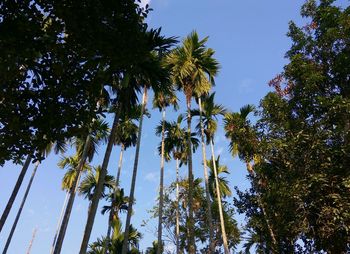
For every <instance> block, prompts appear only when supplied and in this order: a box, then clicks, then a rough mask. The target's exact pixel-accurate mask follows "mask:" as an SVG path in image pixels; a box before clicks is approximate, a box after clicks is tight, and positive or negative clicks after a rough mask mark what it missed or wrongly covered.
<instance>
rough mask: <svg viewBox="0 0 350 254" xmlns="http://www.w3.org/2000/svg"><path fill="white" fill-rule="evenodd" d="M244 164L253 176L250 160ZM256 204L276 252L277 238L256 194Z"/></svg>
mask: <svg viewBox="0 0 350 254" xmlns="http://www.w3.org/2000/svg"><path fill="white" fill-rule="evenodd" d="M246 165H247V170H248V172H249V174H250V175H252V176H253V177H254V176H255V172H254V170H253V167H252V165H251V164H250V162H246ZM258 204H259V206H260V208H261V211H262V213H263V215H264V219H265V222H266V226H267V229H268V230H269V233H270V237H271V240H272V244H273V247H272V251H273V252H274V253H277V247H278V244H277V240H276V237H275V233H274V232H273V229H272V226H271V223H270V220H269V218H268V216H267V213H266V209H265V206H264V204H263V203H262V201H261V197H260V195H259V194H258Z"/></svg>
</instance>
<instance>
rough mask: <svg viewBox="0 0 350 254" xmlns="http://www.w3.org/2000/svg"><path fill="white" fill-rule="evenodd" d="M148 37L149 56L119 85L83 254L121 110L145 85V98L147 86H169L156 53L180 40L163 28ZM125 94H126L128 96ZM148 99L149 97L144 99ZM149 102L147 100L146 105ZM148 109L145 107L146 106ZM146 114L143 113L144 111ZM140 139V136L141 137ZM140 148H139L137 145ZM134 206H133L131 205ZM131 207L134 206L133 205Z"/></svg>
mask: <svg viewBox="0 0 350 254" xmlns="http://www.w3.org/2000/svg"><path fill="white" fill-rule="evenodd" d="M145 36H146V38H145V39H146V42H147V44H146V45H145V48H146V51H145V52H146V53H145V56H144V57H143V58H142V62H140V63H139V64H135V65H131V66H129V67H128V68H127V70H126V72H125V75H124V78H123V80H122V82H121V84H120V86H119V87H118V89H119V91H120V92H121V93H118V94H117V100H116V107H117V113H116V114H115V116H114V121H113V124H112V130H111V134H110V136H109V139H108V144H107V147H106V152H105V156H104V159H103V163H102V167H101V173H100V179H99V181H98V183H97V186H96V191H95V193H94V196H93V198H92V202H91V207H90V211H89V214H88V218H87V221H86V225H85V230H84V235H83V240H82V243H81V246H80V251H79V253H80V254H85V253H86V250H87V247H88V242H89V239H90V235H91V231H92V227H93V224H94V220H95V216H96V212H97V207H98V203H99V200H100V196H101V193H102V187H103V186H102V179H104V177H105V175H106V174H107V167H108V163H109V158H110V155H111V152H112V147H113V144H114V141H115V132H116V128H117V124H118V121H119V113H120V112H122V111H123V110H125V111H128V109H129V108H130V107H129V106H130V105H135V104H136V102H137V96H135V95H137V92H138V91H139V90H140V89H141V88H142V87H144V88H145V89H144V91H145V93H144V96H143V97H144V98H145V99H146V98H147V96H146V95H147V93H146V91H147V89H148V88H149V87H150V86H152V89H153V90H157V89H158V90H160V89H161V88H162V89H164V88H166V87H164V86H163V84H164V82H163V81H164V79H167V78H166V77H167V73H166V71H165V69H164V68H162V67H161V65H160V61H159V59H158V56H155V54H154V51H155V50H160V49H166V48H168V47H170V46H171V45H172V44H173V43H175V42H176V40H175V39H174V38H165V37H163V36H161V35H160V29H157V30H150V31H147V32H146V33H145ZM124 95H125V96H124ZM144 102H146V100H144ZM144 104H145V103H143V105H144ZM143 111H144V107H143ZM141 116H143V112H142V114H141ZM141 122H142V118H141V119H140V123H141ZM138 139H140V136H139V138H138ZM136 150H137V148H136ZM136 157H137V156H136V155H135V161H134V170H133V179H132V183H131V189H130V194H131V195H130V199H131V204H132V201H133V198H134V189H135V183H136V174H137V166H138V157H137V158H136ZM131 206H132V205H131ZM131 206H130V207H131ZM131 211H132V210H131V208H129V210H128V215H127V220H126V225H125V228H126V230H125V236H126V237H125V239H124V244H123V253H124V254H125V253H126V249H127V243H128V239H127V238H128V231H129V225H130V220H131Z"/></svg>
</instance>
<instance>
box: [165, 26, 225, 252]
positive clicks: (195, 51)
mask: <svg viewBox="0 0 350 254" xmlns="http://www.w3.org/2000/svg"><path fill="white" fill-rule="evenodd" d="M207 40H208V37H206V38H204V39H202V40H200V39H199V37H198V34H197V33H196V32H195V31H194V32H192V33H191V34H190V35H189V36H187V37H186V38H185V39H184V40H183V43H182V46H179V47H177V48H175V49H174V50H173V51H172V52H171V53H170V54H169V56H168V57H167V59H166V62H167V65H168V66H169V68H170V70H171V72H172V79H173V83H174V84H176V85H177V87H178V89H181V90H182V91H183V92H184V93H185V96H186V105H187V143H188V145H187V152H188V181H189V188H188V193H189V199H188V202H189V204H188V216H189V229H188V231H189V232H188V233H189V244H188V245H189V250H188V252H189V253H190V254H194V253H195V252H196V246H195V238H194V231H193V226H194V221H193V206H192V201H193V197H192V190H193V172H192V151H191V100H192V96H193V95H194V96H195V97H199V96H201V95H203V94H206V93H208V92H209V90H210V88H211V86H212V85H213V84H214V76H215V75H216V74H217V72H218V69H219V64H218V62H217V61H216V60H215V59H214V58H213V55H214V50H213V49H211V48H206V45H205V44H206V42H207Z"/></svg>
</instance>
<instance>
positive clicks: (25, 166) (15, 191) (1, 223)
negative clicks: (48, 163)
mask: <svg viewBox="0 0 350 254" xmlns="http://www.w3.org/2000/svg"><path fill="white" fill-rule="evenodd" d="M31 160H32V156H31V155H28V156H27V158H26V160H25V162H24V164H23V167H22V170H21V172H20V174H19V176H18V178H17V181H16V184H15V187H14V188H13V190H12V193H11V196H10V198H9V200H8V201H7V204H6V207H5V210H4V212H3V213H2V215H1V218H0V232H1V230H2V228H3V227H4V224H5V222H6V219H7V217H8V215H9V213H10V211H11V208H12V206H13V203H14V202H15V199H16V196H17V194H18V191H19V188H20V187H21V185H22V182H23V179H24V176H25V174H26V173H27V171H28V167H29V164H30V162H31Z"/></svg>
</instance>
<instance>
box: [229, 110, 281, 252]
mask: <svg viewBox="0 0 350 254" xmlns="http://www.w3.org/2000/svg"><path fill="white" fill-rule="evenodd" d="M254 110H255V107H254V106H253V105H246V106H243V107H242V108H241V109H240V112H236V113H227V114H226V115H225V119H224V121H225V131H226V137H227V138H229V139H230V151H231V153H232V155H233V156H236V155H238V156H239V158H240V159H241V160H243V161H244V162H245V163H246V168H247V171H248V173H249V174H250V175H251V176H252V177H254V176H255V171H254V170H253V167H252V165H251V163H250V162H251V161H253V160H257V161H258V159H257V151H256V147H257V143H258V139H257V136H256V133H255V130H254V129H253V128H252V127H251V126H250V122H249V120H248V119H247V117H248V115H249V114H250V113H251V112H253V111H254ZM257 202H258V205H259V207H260V208H261V211H262V213H263V216H264V219H265V222H266V225H267V228H268V231H269V234H270V237H271V240H272V244H273V246H272V250H273V251H275V252H276V250H277V240H276V237H275V234H274V232H273V229H272V226H271V223H270V220H269V218H268V215H267V212H266V208H265V205H264V204H263V202H262V200H261V197H260V195H258V197H257Z"/></svg>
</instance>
